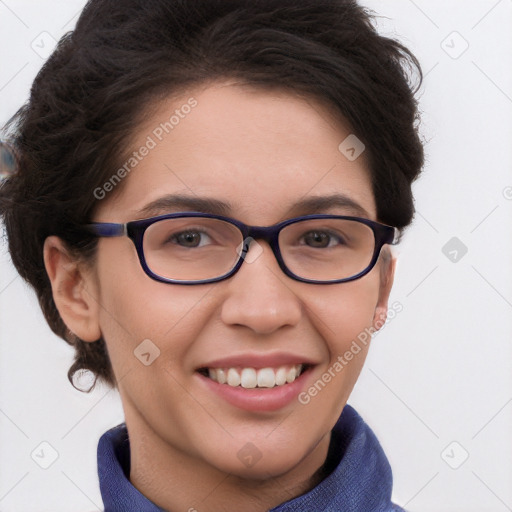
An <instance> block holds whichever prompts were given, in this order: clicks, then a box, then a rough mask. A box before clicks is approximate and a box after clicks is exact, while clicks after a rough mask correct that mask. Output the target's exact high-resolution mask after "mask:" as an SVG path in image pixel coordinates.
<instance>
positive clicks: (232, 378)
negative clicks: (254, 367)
mask: <svg viewBox="0 0 512 512" xmlns="http://www.w3.org/2000/svg"><path fill="white" fill-rule="evenodd" d="M240 382H241V379H240V374H239V373H238V372H237V371H236V370H235V369H234V368H230V369H229V370H228V385H229V386H233V387H236V386H240Z"/></svg>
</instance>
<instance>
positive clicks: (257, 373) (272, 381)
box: [199, 364, 308, 389]
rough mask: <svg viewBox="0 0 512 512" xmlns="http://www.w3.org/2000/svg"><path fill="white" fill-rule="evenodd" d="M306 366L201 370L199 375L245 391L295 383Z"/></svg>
mask: <svg viewBox="0 0 512 512" xmlns="http://www.w3.org/2000/svg"><path fill="white" fill-rule="evenodd" d="M307 367H308V365H307V364H294V365H282V366H278V367H276V368H271V367H267V368H259V369H256V368H250V367H249V368H241V367H234V368H202V369H200V370H199V373H201V374H202V375H204V376H205V377H209V378H210V379H211V380H213V381H215V382H217V383H218V384H225V385H227V386H230V387H234V388H237V387H242V388H245V389H254V388H274V387H277V386H284V385H286V384H291V383H292V382H294V381H295V379H297V378H298V377H299V376H300V375H301V374H302V373H303V372H304V371H305V370H306V369H307Z"/></svg>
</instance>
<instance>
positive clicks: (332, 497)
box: [98, 405, 403, 512]
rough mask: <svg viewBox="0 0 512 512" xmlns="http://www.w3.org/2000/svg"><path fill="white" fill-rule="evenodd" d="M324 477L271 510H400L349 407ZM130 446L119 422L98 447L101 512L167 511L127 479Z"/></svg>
mask: <svg viewBox="0 0 512 512" xmlns="http://www.w3.org/2000/svg"><path fill="white" fill-rule="evenodd" d="M324 469H325V471H326V473H328V476H326V477H325V478H324V479H323V480H322V481H321V482H320V483H319V484H318V485H317V486H316V487H314V488H313V489H312V490H311V491H309V492H308V493H306V494H304V495H302V496H299V497H297V498H294V499H292V500H290V501H287V502H285V503H282V504H281V505H279V506H277V507H275V508H273V509H272V510H271V511H269V512H312V511H314V512H320V511H322V512H339V511H340V510H343V511H344V512H360V511H364V512H400V511H401V512H403V509H401V508H400V507H398V506H397V505H394V504H393V503H391V488H392V476H391V468H390V466H389V463H388V461H387V459H386V456H385V455H384V452H383V451H382V448H381V446H380V444H379V442H378V441H377V438H376V437H375V434H374V433H373V432H372V430H371V429H370V427H369V426H368V425H367V424H366V423H365V422H364V421H363V420H362V418H361V417H360V416H359V415H358V414H357V412H356V411H355V410H354V409H353V408H352V407H350V406H349V405H347V406H345V408H344V409H343V413H342V414H341V416H340V418H339V420H338V422H337V423H336V425H335V426H334V428H333V430H332V437H331V443H330V446H329V452H328V455H327V460H326V463H325V467H324ZM129 475H130V443H129V439H128V432H127V430H126V425H125V424H124V423H123V424H121V425H118V426H117V427H114V428H112V429H110V430H109V431H107V432H105V434H103V436H102V437H101V439H100V441H99V444H98V476H99V481H100V490H101V495H102V498H103V503H104V505H105V512H165V510H163V509H161V508H160V507H157V506H156V505H155V504H154V503H152V502H151V501H149V500H148V499H147V498H146V497H145V496H144V495H142V494H141V493H140V492H139V491H138V490H137V489H136V488H135V487H134V486H133V485H132V484H131V483H130V480H129Z"/></svg>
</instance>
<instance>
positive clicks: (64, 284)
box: [43, 236, 101, 341]
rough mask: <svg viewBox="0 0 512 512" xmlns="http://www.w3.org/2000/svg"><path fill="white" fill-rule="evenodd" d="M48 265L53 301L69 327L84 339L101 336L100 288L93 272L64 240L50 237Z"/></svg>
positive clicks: (46, 248)
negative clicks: (71, 251) (80, 260)
mask: <svg viewBox="0 0 512 512" xmlns="http://www.w3.org/2000/svg"><path fill="white" fill-rule="evenodd" d="M43 254H44V264H45V267H46V272H47V274H48V277H49V279H50V283H51V285H52V292H53V300H54V302H55V305H56V306H57V309H58V311H59V314H60V316H61V318H62V320H63V322H64V323H65V324H66V326H67V327H68V329H69V330H70V331H71V332H73V333H74V334H75V335H76V336H78V337H79V338H81V339H82V340H83V341H97V340H98V339H99V338H100V337H101V330H100V326H99V305H98V302H97V300H96V299H95V297H97V287H96V286H95V283H94V280H93V279H92V273H91V272H90V271H89V272H87V271H86V268H85V265H84V264H83V263H80V262H79V261H78V260H77V259H76V258H73V256H72V255H71V254H70V252H69V250H68V249H67V248H66V246H65V244H64V242H63V241H62V240H61V239H60V238H58V237H56V236H49V237H48V238H47V239H46V240H45V242H44V249H43Z"/></svg>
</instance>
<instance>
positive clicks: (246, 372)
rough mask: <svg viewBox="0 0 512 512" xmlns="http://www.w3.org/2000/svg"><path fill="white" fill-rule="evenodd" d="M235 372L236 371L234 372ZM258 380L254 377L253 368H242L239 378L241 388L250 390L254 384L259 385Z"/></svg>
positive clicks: (254, 371)
mask: <svg viewBox="0 0 512 512" xmlns="http://www.w3.org/2000/svg"><path fill="white" fill-rule="evenodd" d="M230 371H231V369H230ZM235 371H236V370H235ZM258 380H259V379H258V378H257V377H256V370H255V369H254V368H244V369H243V370H242V375H241V377H240V381H241V382H240V384H241V386H242V387H243V388H246V389H251V388H255V387H256V384H259V382H258Z"/></svg>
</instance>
